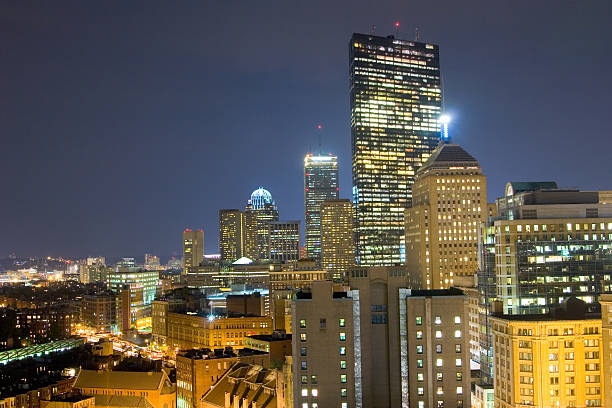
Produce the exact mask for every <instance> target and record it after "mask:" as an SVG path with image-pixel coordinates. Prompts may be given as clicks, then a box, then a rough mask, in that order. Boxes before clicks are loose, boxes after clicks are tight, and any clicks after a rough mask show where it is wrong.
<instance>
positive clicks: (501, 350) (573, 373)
mask: <svg viewBox="0 0 612 408" xmlns="http://www.w3.org/2000/svg"><path fill="white" fill-rule="evenodd" d="M568 302H569V303H570V304H569V305H567V306H568V307H567V308H566V309H565V310H559V311H557V312H556V313H555V314H554V315H553V314H548V315H542V314H535V315H534V314H524V315H505V316H503V315H496V316H492V317H491V321H492V326H493V344H494V348H495V364H494V366H495V375H494V378H495V380H494V382H495V407H497V408H519V407H520V408H522V407H526V406H531V407H602V406H607V405H605V404H604V401H605V396H606V395H605V392H606V391H607V392H609V390H610V385H609V384H610V377H608V376H606V375H605V374H604V372H605V371H608V372H609V368H608V367H602V359H601V357H602V354H606V353H609V349H607V346H608V345H607V344H606V345H605V346H606V349H604V348H603V347H604V344H602V321H601V317H600V315H599V314H596V315H589V314H585V313H584V311H585V310H586V305H585V304H584V302H581V301H579V300H576V299H570V300H569V301H568ZM580 303H582V305H580ZM602 368H604V370H605V371H604V372H602Z"/></svg>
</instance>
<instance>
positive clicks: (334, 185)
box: [304, 153, 338, 263]
mask: <svg viewBox="0 0 612 408" xmlns="http://www.w3.org/2000/svg"><path fill="white" fill-rule="evenodd" d="M335 198H338V158H337V157H336V156H332V155H331V154H330V155H327V156H324V155H313V154H312V153H310V154H308V155H306V157H304V211H305V217H304V219H305V224H306V256H307V257H308V258H310V259H314V260H315V261H317V262H319V263H320V262H321V204H322V203H323V201H325V200H331V199H335Z"/></svg>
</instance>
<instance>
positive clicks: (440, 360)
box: [436, 358, 444, 367]
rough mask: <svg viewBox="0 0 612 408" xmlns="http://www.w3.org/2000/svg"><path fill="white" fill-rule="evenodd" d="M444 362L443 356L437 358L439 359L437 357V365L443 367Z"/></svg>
mask: <svg viewBox="0 0 612 408" xmlns="http://www.w3.org/2000/svg"><path fill="white" fill-rule="evenodd" d="M443 363H444V362H443V361H442V359H441V358H437V359H436V367H442V364H443Z"/></svg>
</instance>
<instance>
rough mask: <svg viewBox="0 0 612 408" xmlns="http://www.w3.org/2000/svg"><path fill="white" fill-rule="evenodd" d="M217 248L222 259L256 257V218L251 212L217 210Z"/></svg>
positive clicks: (233, 259)
mask: <svg viewBox="0 0 612 408" xmlns="http://www.w3.org/2000/svg"><path fill="white" fill-rule="evenodd" d="M219 250H220V252H221V259H222V260H224V261H231V262H233V261H235V260H237V259H240V258H242V257H247V258H251V259H256V258H257V257H258V252H257V219H256V218H255V214H254V213H253V212H247V211H240V210H236V209H230V210H219Z"/></svg>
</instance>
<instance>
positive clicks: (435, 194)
mask: <svg viewBox="0 0 612 408" xmlns="http://www.w3.org/2000/svg"><path fill="white" fill-rule="evenodd" d="M486 204H487V180H486V177H485V175H484V174H482V169H481V167H480V164H479V163H478V161H476V159H474V158H473V157H472V156H471V155H470V154H469V153H467V152H466V151H465V150H464V149H463V148H462V147H461V146H459V145H457V144H450V143H441V144H440V145H439V146H438V147H437V148H436V149H435V150H434V151H433V153H432V155H431V157H430V158H429V159H428V160H427V162H425V164H424V165H423V166H422V167H421V168H420V169H419V170H418V171H417V173H416V178H415V181H414V185H413V186H412V207H411V208H408V209H406V211H405V222H406V267H407V268H408V271H409V273H410V278H411V279H410V281H411V282H410V284H411V287H414V288H422V289H445V288H449V287H451V286H453V285H454V280H455V277H473V276H474V274H475V272H476V271H477V270H478V239H479V236H478V228H479V226H480V224H481V223H482V222H484V220H485V218H486Z"/></svg>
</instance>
